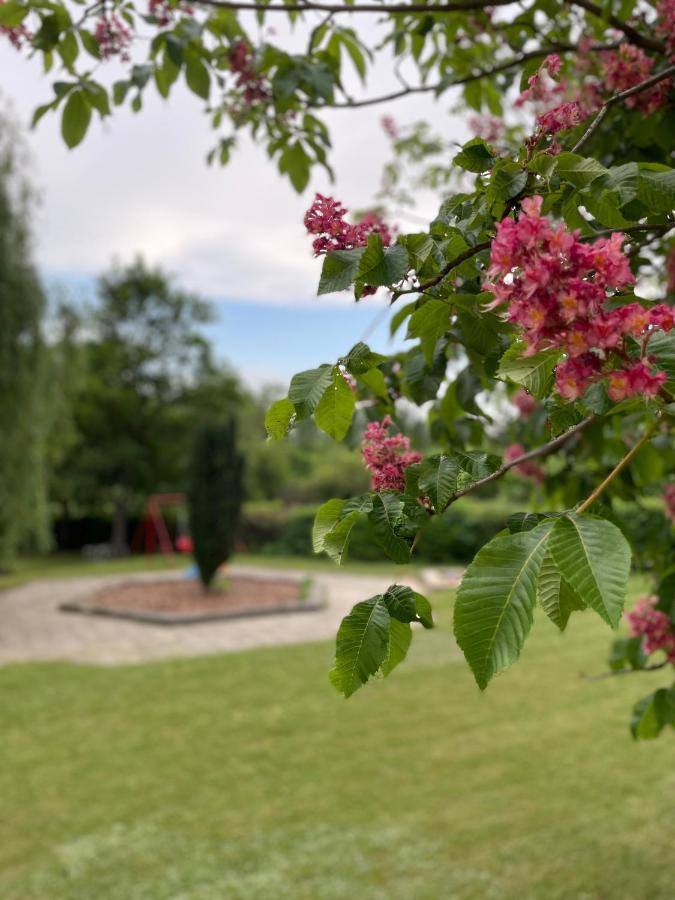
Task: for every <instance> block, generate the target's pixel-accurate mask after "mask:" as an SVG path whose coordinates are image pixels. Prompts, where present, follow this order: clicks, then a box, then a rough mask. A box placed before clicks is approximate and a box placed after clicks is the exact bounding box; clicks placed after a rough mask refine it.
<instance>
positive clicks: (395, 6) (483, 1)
mask: <svg viewBox="0 0 675 900" xmlns="http://www.w3.org/2000/svg"><path fill="white" fill-rule="evenodd" d="M197 2H198V4H199V5H200V6H214V7H216V8H217V9H232V10H252V11H254V12H263V13H265V12H285V13H289V12H314V11H316V12H322V13H350V14H351V13H393V14H395V15H408V14H411V13H423V14H424V15H427V16H444V15H446V14H447V13H452V12H473V11H478V10H481V9H485V8H486V7H495V6H512V5H514V0H452V2H450V3H443V4H438V5H434V4H427V3H391V4H387V3H355V4H353V5H347V4H344V3H317V2H315V0H307V2H302V0H290V2H289V3H275V2H272V3H262V2H255V0H197Z"/></svg>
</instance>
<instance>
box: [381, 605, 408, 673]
mask: <svg viewBox="0 0 675 900" xmlns="http://www.w3.org/2000/svg"><path fill="white" fill-rule="evenodd" d="M411 643H412V628H411V627H410V625H409V624H408V623H407V622H399V620H398V619H393V618H392V619H390V620H389V653H388V655H387V658H386V659H385V661H384V662H383V663H382V674H383V675H384V676H385V677H386V676H387V675H389V674H390V673H391V672H393V670H394V669H395V668H396V666H397V665H398V664H399V663H402V662H403V660H404V659H405V657H406V654H407V652H408V649H409V647H410V644H411Z"/></svg>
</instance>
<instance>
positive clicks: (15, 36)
mask: <svg viewBox="0 0 675 900" xmlns="http://www.w3.org/2000/svg"><path fill="white" fill-rule="evenodd" d="M6 2H7V0H0V6H2V5H3V4H4V3H6ZM0 34H4V35H6V36H7V37H8V38H9V42H10V44H11V45H12V46H13V47H16V49H17V50H21V48H22V47H23V45H24V44H26V43H28V42H29V41H31V40H32V39H33V35H32V33H31V32H30V31H29V30H28V29H27V28H26V26H25V25H14V26H12V27H11V28H10V27H9V25H0Z"/></svg>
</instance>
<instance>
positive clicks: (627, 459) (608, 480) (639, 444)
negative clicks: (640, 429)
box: [576, 418, 661, 513]
mask: <svg viewBox="0 0 675 900" xmlns="http://www.w3.org/2000/svg"><path fill="white" fill-rule="evenodd" d="M660 421H661V420H660V418H657V419H656V421H654V422H652V424H651V425H650V426H649V428H648V429H647V430H646V431H645V433H644V434H643V435H642V437H641V438H640V440H639V441H638V442H637V443H636V444H634V446H633V447H631V449H630V450H629V451H628V453H626V455H625V456H624V457H623V459H620V460H619V462H618V463H617V464H616V465H615V466H614V468H613V469H612V471H611V472H610V473H609V475H608V476H607V478H605V480H604V481H601V482H600V484H599V485H598V486H597V487H596V488H595V490H593V491H592V492H591V494H590V495H589V496H588V497H587V498H586V499H585V500H584V502H583V503H581V504H580V505H579V506H578V507H577V509H576V511H577V512H578V513H583V512H586V510H587V509H588V507H589V506H592V504H593V503H595V501H596V500H597V499H598V497H599V496H600V494H602V492H603V491H604V490H605V488H607V487H608V486H609V485H610V484H611V483H612V481H614V479H615V478H616V476H617V475H618V474H619V473H620V472H622V471H623V469H625V467H626V466H627V465H628V463H629V462H630V461H631V459H632V458H633V457H634V456H635V454H636V453H637V452H638V450H640V448H641V447H643V446H644V445H645V444H646V443H647V441H648V440H649V439H650V438H651V436H652V435H653V434H654V432H655V431H656V428H657V426H658V425H659V423H660Z"/></svg>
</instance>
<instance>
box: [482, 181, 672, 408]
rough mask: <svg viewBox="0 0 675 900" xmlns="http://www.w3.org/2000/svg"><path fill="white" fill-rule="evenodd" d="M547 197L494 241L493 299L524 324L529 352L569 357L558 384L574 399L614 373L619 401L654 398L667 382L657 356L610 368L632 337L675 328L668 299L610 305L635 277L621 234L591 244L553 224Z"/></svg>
mask: <svg viewBox="0 0 675 900" xmlns="http://www.w3.org/2000/svg"><path fill="white" fill-rule="evenodd" d="M541 205H542V198H541V197H529V198H527V199H525V200H523V202H522V204H521V209H522V211H521V213H520V214H519V216H518V217H517V219H515V220H514V219H511V218H506V219H503V220H502V221H501V222H500V223H499V225H498V226H497V234H496V236H495V239H494V241H493V242H492V250H491V254H490V267H489V269H488V276H489V277H490V278H493V279H496V280H495V281H492V282H488V283H487V284H485V289H486V290H489V291H491V292H492V293H493V294H494V297H495V299H494V301H493V302H492V303H491V304H489V305H490V306H491V307H494V306H506V311H505V316H506V318H507V319H509V320H510V321H511V322H514V323H515V324H517V325H519V326H520V327H521V328H522V332H523V339H524V341H525V345H526V349H525V355H526V356H528V355H532V354H534V353H536V352H538V351H539V350H545V349H548V348H559V349H560V350H562V351H563V352H564V354H565V359H564V360H563V361H562V362H561V363H560V364H559V365H558V367H557V370H556V389H557V391H558V393H559V394H560V395H561V397H563V398H565V399H566V400H576V399H578V398H579V397H580V396H581V395H582V394H583V393H584V391H585V390H586V388H587V387H588V386H589V385H590V384H591V383H592V382H593V381H596V380H598V378H602V377H607V378H608V379H609V380H608V391H609V395H610V397H611V398H612V399H613V400H615V401H616V400H622V399H624V398H626V397H630V396H633V395H635V394H640V395H642V396H645V397H654V396H655V395H656V394H657V393H658V392H659V390H660V388H661V385H662V384H663V382H664V381H665V374H664V373H663V372H654V371H652V369H651V366H650V363H649V359H648V358H643V359H640V360H636V361H627V362H622V363H621V365H620V366H619V367H617V368H613V367H612V366H605V363H606V362H608V361H609V360H610V359H611V358H612V356H611V351H613V350H617V349H618V348H619V347H620V345H622V344H623V341H624V338H626V337H632V338H641V337H642V336H644V335H649V334H651V332H652V331H653V330H654V329H656V328H660V329H662V330H664V331H669V330H670V329H671V328H673V327H674V325H675V316H674V315H673V310H672V308H671V307H669V306H667V305H666V304H659V305H657V306H654V307H652V308H651V309H646V308H644V307H643V306H641V305H640V304H638V303H629V304H626V305H624V306H620V307H617V308H616V309H607V307H606V301H607V299H608V295H609V293H610V292H612V291H615V290H620V289H621V288H624V287H626V286H628V285H630V284H632V283H633V282H634V280H635V279H634V277H633V274H632V272H631V270H630V266H629V263H628V258H627V256H626V254H625V253H624V251H623V248H622V244H623V242H624V240H625V236H624V235H622V234H619V233H615V234H612V236H611V237H610V238H600V239H599V240H596V241H595V242H594V243H592V244H590V243H584V242H582V241H581V240H580V239H579V232H578V231H568V229H567V228H566V226H565V225H558V226H555V227H554V226H553V225H551V223H550V221H549V219H548V218H546V217H545V216H542V215H541Z"/></svg>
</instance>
